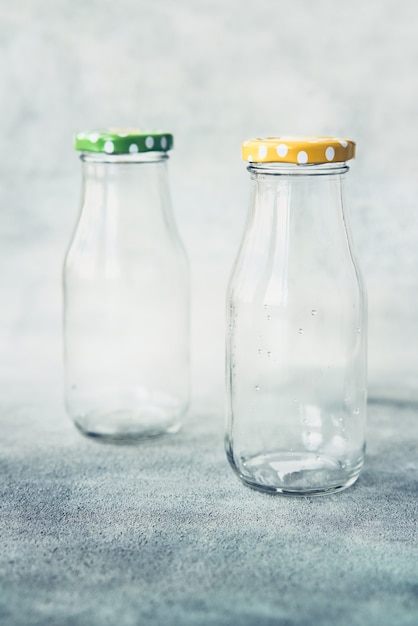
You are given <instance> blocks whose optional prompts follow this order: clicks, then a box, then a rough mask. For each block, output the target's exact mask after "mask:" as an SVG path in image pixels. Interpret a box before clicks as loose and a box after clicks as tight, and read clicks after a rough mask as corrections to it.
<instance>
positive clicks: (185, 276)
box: [64, 152, 189, 440]
mask: <svg viewBox="0 0 418 626" xmlns="http://www.w3.org/2000/svg"><path fill="white" fill-rule="evenodd" d="M81 161H82V168H83V188H82V200H81V212H80V216H79V220H78V224H77V226H76V229H75V232H74V235H73V238H72V241H71V243H70V246H69V250H68V252H67V255H66V258H65V263H64V352H65V398H66V407H67V411H68V413H69V415H70V416H71V418H72V419H73V420H74V423H75V424H76V426H77V427H78V428H79V429H80V430H81V431H82V432H83V433H84V434H87V435H91V436H97V437H103V438H109V439H129V440H130V439H135V438H136V439H141V438H148V437H154V436H156V435H160V434H163V433H173V432H176V431H177V430H178V429H179V428H180V425H181V418H182V416H183V414H184V413H185V412H186V410H187V407H188V403H189V268H188V261H187V258H186V254H185V251H184V248H183V246H182V244H181V241H180V239H179V236H178V233H177V229H176V225H175V222H174V218H173V214H172V209H171V202H170V195H169V188H168V179H167V163H166V161H167V156H166V155H165V154H163V153H157V152H154V153H149V154H134V155H118V156H109V155H104V154H92V153H83V154H82V155H81Z"/></svg>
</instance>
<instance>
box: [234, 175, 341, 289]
mask: <svg viewBox="0 0 418 626" xmlns="http://www.w3.org/2000/svg"><path fill="white" fill-rule="evenodd" d="M248 170H249V172H250V174H251V199H250V206H249V212H248V218H247V226H246V230H245V235H244V240H243V242H242V246H241V252H240V255H239V258H238V260H237V268H238V267H241V266H245V267H246V268H247V269H246V272H243V275H244V274H246V273H247V274H248V273H252V274H254V280H253V281H249V282H250V283H251V284H252V285H258V287H257V288H259V282H260V281H259V278H260V277H259V274H260V272H262V273H263V272H266V274H265V275H266V276H267V278H265V280H266V281H267V282H268V284H269V285H270V283H271V285H270V287H271V288H272V289H273V291H274V289H276V288H277V289H276V290H277V293H278V294H281V296H283V294H285V293H286V288H285V287H286V285H287V282H286V281H288V280H290V279H289V276H291V277H293V276H296V277H298V278H297V279H296V278H295V280H299V279H300V277H301V276H302V277H309V280H312V281H314V280H322V277H323V276H324V273H325V274H327V273H328V274H329V275H335V274H336V272H337V271H339V272H340V274H339V275H342V272H343V270H342V269H341V268H344V272H345V271H347V272H348V273H350V272H351V271H352V270H351V268H352V260H351V259H352V251H351V244H350V233H349V228H348V225H347V219H346V215H345V212H344V210H345V203H344V177H345V173H346V172H347V171H348V167H347V166H346V165H345V164H337V165H334V164H331V165H328V164H321V165H309V166H308V165H306V166H299V165H292V164H275V163H272V164H270V163H268V164H264V163H263V164H258V163H257V164H251V165H250V166H249V167H248ZM260 268H264V269H260ZM265 268H267V269H265ZM238 273H239V272H238ZM263 276H264V274H263ZM277 277H281V278H282V279H283V280H284V281H285V282H286V285H282V286H281V287H280V286H278V285H275V282H274V281H277V280H278V278H277ZM318 277H319V278H318ZM263 280H264V279H263ZM292 280H293V278H292ZM309 280H308V282H309ZM272 285H273V287H274V288H273V287H272ZM274 285H275V286H274ZM266 288H267V287H266ZM250 291H251V289H250ZM253 295H254V294H253V293H252V292H251V293H248V294H247V297H248V298H250V299H251V298H252V297H253ZM271 297H272V298H273V296H271ZM283 297H284V296H283ZM273 299H274V298H273Z"/></svg>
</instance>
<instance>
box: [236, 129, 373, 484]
mask: <svg viewBox="0 0 418 626" xmlns="http://www.w3.org/2000/svg"><path fill="white" fill-rule="evenodd" d="M354 153H355V144H354V143H353V142H351V141H348V140H343V139H336V138H331V137H312V138H295V137H278V138H268V139H265V140H261V139H257V140H252V141H249V142H245V143H244V145H243V158H244V159H245V160H248V162H249V167H248V171H249V172H250V175H251V201H250V208H249V213H248V218H247V225H246V229H245V234H244V238H243V241H242V244H241V248H240V251H239V253H238V257H237V259H236V262H235V265H234V268H233V271H232V276H231V280H230V284H229V290H228V296H227V329H228V330H227V342H226V354H227V364H226V377H227V381H226V382H227V432H226V452H227V456H228V459H229V462H230V464H231V465H232V467H233V469H234V470H235V472H236V473H237V474H238V476H239V477H240V478H241V479H242V481H243V482H244V483H246V484H247V485H249V486H251V487H254V488H257V489H260V490H263V491H268V492H272V493H282V494H293V495H319V494H325V493H332V492H335V491H339V490H341V489H344V488H346V487H349V486H350V485H352V484H353V483H354V482H355V480H356V479H357V477H358V475H359V472H360V470H361V467H362V464H363V455H364V449H365V432H364V431H365V419H366V294H365V289H364V286H363V281H362V279H361V275H360V272H359V269H358V266H357V263H356V260H355V258H354V255H353V249H352V244H351V239H350V233H349V229H348V225H347V215H346V212H345V211H346V207H345V200H344V178H345V174H346V172H347V171H348V167H347V165H346V161H347V160H349V159H351V158H353V157H354Z"/></svg>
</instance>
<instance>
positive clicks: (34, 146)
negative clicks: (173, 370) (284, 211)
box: [0, 0, 418, 626]
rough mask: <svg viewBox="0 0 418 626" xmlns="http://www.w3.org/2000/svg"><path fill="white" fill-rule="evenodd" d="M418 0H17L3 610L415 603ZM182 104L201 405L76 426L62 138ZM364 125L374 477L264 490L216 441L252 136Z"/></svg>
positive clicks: (181, 195) (3, 411) (348, 621)
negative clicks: (65, 332)
mask: <svg viewBox="0 0 418 626" xmlns="http://www.w3.org/2000/svg"><path fill="white" fill-rule="evenodd" d="M417 20H418V4H417V3H416V2H414V0H405V1H404V2H402V3H400V2H399V1H398V0H370V1H369V2H367V3H365V2H364V0H351V1H350V2H349V3H345V4H343V3H340V2H331V0H316V1H315V2H312V0H298V2H294V1H293V2H290V1H284V0H275V1H272V0H259V2H257V3H255V2H243V1H242V0H228V2H225V0H211V1H210V2H206V3H203V4H202V3H200V4H199V3H196V2H192V0H178V1H177V2H172V1H171V0H158V1H157V0H156V1H155V2H154V1H153V2H151V1H148V0H119V1H118V2H114V0H62V1H61V2H56V0H17V1H16V2H13V3H10V2H6V1H5V0H0V70H1V77H2V90H1V97H0V137H1V166H0V489H1V497H0V506H1V516H0V525H1V540H0V541H1V545H0V567H1V569H0V606H1V612H0V623H2V626H3V624H4V625H5V626H34V625H39V626H40V625H42V626H43V625H48V624H57V625H60V626H61V625H63V626H67V625H73V626H96V625H99V624H100V625H101V624H103V625H107V624H109V625H112V626H113V625H115V624H118V625H120V626H131V625H136V624H138V625H142V624H163V625H165V624H167V625H168V626H171V625H177V624H186V625H187V624H198V625H199V624H205V625H212V624H213V625H217V626H218V625H219V626H222V625H224V624H225V625H226V624H228V625H230V624H231V625H234V626H235V625H237V626H239V625H240V624H243V625H245V626H247V625H248V626H250V625H251V626H252V625H253V624H254V625H258V624H260V625H261V626H264V624H266V625H267V624H279V625H283V626H284V625H289V626H290V625H295V626H296V625H297V626H300V625H304V624H307V625H308V624H309V625H310V624H315V625H316V624H318V625H322V624H324V625H328V624H337V625H339V626H345V625H347V626H357V625H361V626H363V625H364V626H374V625H376V626H394V625H396V626H406V625H408V626H412V625H414V626H415V625H416V624H417V623H418V600H417V598H418V566H417V561H418V559H417V557H418V554H417V552H418V538H417V534H418V533H417V503H418V421H417V420H418V410H417V404H415V408H414V405H410V408H408V406H407V405H404V404H402V401H403V400H405V399H408V398H409V399H411V400H413V401H415V402H416V401H417V400H418V382H417V381H418V350H417V342H416V337H417V329H418V322H417V320H418V271H417V268H418V245H417V240H418V210H417V198H418V176H417V171H418V167H417V164H418V159H417V146H418V123H417V111H416V103H417V101H418V74H417V71H416V68H417V65H418V38H417V37H416V24H417ZM97 125H130V126H131V125H144V126H165V127H167V128H168V129H170V130H172V131H173V132H174V134H175V138H176V150H175V152H174V153H173V158H172V160H171V162H170V169H171V181H172V191H173V200H174V206H175V212H176V216H177V220H178V224H179V228H180V231H181V233H182V236H183V238H184V241H185V244H186V247H187V249H188V252H189V256H190V260H191V264H192V275H193V327H192V354H193V389H194V394H193V407H192V411H191V418H190V421H189V423H188V424H187V426H186V428H185V429H184V431H183V432H182V433H181V434H180V435H179V436H178V437H177V438H173V439H169V440H165V441H161V442H159V443H157V442H155V443H153V444H148V445H144V446H139V447H133V448H130V447H113V446H110V445H99V444H97V443H93V442H89V441H87V440H85V439H83V438H82V437H81V436H80V435H79V434H78V433H77V432H76V431H75V429H73V427H72V426H71V424H70V423H69V421H68V420H67V419H66V417H65V415H64V413H63V408H62V401H61V384H62V383H61V378H62V371H61V286H60V274H61V263H62V258H63V254H64V249H65V247H66V245H67V242H68V239H69V236H70V232H71V229H72V226H73V224H74V220H75V217H76V214H77V205H78V196H79V188H80V178H79V166H78V163H77V160H76V158H75V156H74V154H73V152H72V150H71V135H72V134H73V132H75V131H76V130H79V129H83V128H89V127H92V126H97ZM272 133H283V134H289V133H310V134H315V133H317V134H328V133H330V134H333V135H334V134H335V135H339V136H344V135H347V136H348V137H352V138H354V139H356V140H357V141H358V159H357V161H356V163H355V165H354V166H353V171H352V173H351V174H350V176H351V198H352V202H351V207H352V211H351V214H352V220H351V221H352V230H353V235H354V240H355V242H356V244H357V245H356V247H357V249H358V252H359V257H360V262H361V265H362V267H363V270H364V273H365V276H366V280H367V282H368V286H369V295H370V298H369V301H370V389H371V392H372V395H374V396H380V397H381V398H382V397H383V398H389V399H391V401H392V404H390V403H388V404H381V405H373V406H371V409H370V420H369V432H368V440H369V444H368V454H367V462H366V466H365V469H364V472H363V474H362V476H361V479H360V481H359V483H358V484H357V485H356V486H355V487H354V488H352V489H350V490H349V491H347V492H345V493H342V494H339V495H336V496H334V497H330V498H327V499H325V498H324V499H317V500H297V501H296V500H288V499H280V498H273V497H268V496H265V495H262V494H258V493H255V492H251V491H249V490H248V489H246V488H244V487H243V486H241V485H240V484H239V483H238V481H236V480H235V479H234V477H233V475H232V472H231V471H230V470H229V468H228V466H227V464H226V460H225V458H224V452H223V449H222V436H223V420H222V412H223V369H224V367H223V334H224V293H225V286H226V282H227V277H228V273H229V270H230V267H231V264H232V261H233V258H234V256H235V253H236V250H237V247H238V243H239V239H240V237H241V232H242V228H243V225H244V220H245V212H246V204H247V175H246V172H245V169H244V167H243V165H242V163H241V162H240V158H239V145H240V142H241V140H242V139H243V138H246V137H247V136H254V135H259V134H272Z"/></svg>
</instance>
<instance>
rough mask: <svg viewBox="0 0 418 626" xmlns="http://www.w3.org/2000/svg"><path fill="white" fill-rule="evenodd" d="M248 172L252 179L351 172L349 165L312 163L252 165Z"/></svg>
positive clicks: (332, 174)
mask: <svg viewBox="0 0 418 626" xmlns="http://www.w3.org/2000/svg"><path fill="white" fill-rule="evenodd" d="M247 169H248V171H249V172H250V174H251V177H252V178H255V177H257V176H285V177H292V178H293V177H298V178H300V177H302V178H303V177H309V178H311V177H317V176H342V175H343V174H346V173H347V172H348V171H349V169H350V168H349V167H348V165H347V163H310V164H306V165H300V164H298V165H297V164H296V163H250V164H249V166H248V168H247Z"/></svg>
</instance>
